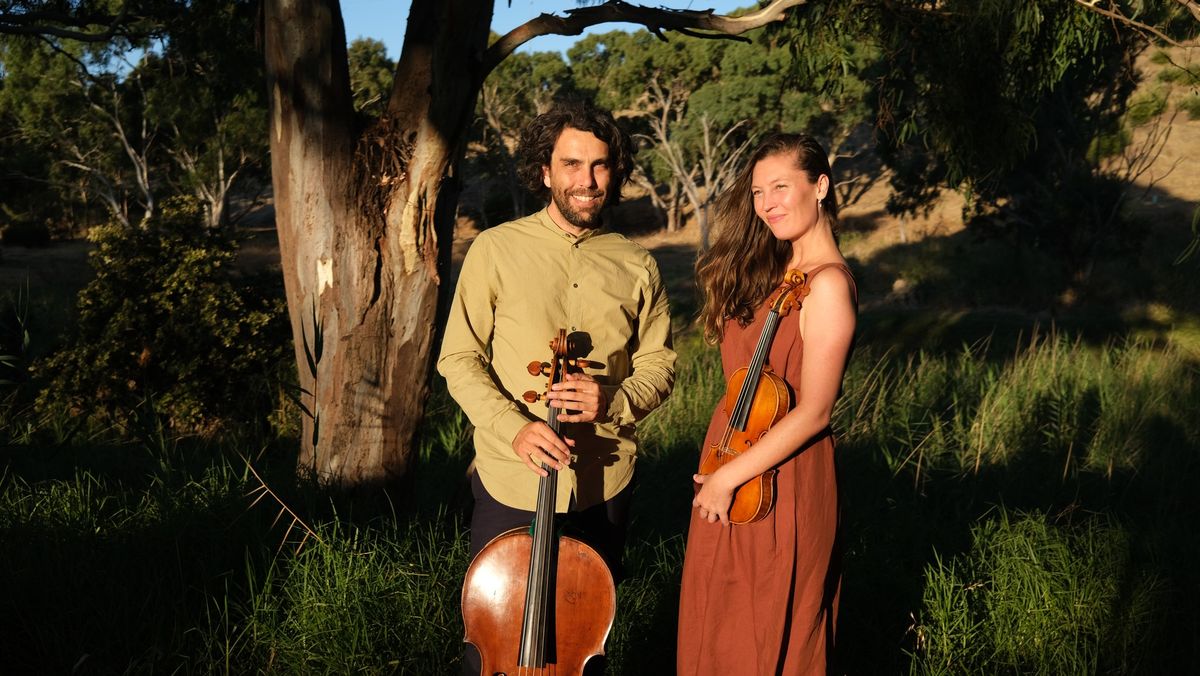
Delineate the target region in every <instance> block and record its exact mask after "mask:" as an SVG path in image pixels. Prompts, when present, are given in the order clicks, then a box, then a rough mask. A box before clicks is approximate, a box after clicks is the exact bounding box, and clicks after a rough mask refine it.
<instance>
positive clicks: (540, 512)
mask: <svg viewBox="0 0 1200 676" xmlns="http://www.w3.org/2000/svg"><path fill="white" fill-rule="evenodd" d="M550 348H551V351H552V353H553V356H552V359H551V361H550V362H539V361H534V362H531V363H530V364H529V373H530V375H535V376H536V375H547V376H549V384H550V385H553V384H554V383H557V382H561V381H562V380H563V376H564V375H565V374H566V373H567V372H568V369H570V370H571V371H572V372H574V371H577V370H580V369H583V368H590V367H599V366H600V365H601V364H600V363H599V362H592V361H588V360H586V359H578V358H570V357H568V355H569V354H570V353H572V352H574V351H575V350H574V343H573V341H569V340H568V338H567V332H566V331H565V330H563V329H559V331H558V334H557V335H556V336H555V338H554V340H552V341H551V342H550ZM547 389H549V388H547ZM523 398H524V399H525V401H527V402H529V403H534V402H535V401H538V400H540V399H544V398H545V394H538V393H536V392H533V391H530V392H526V393H525V394H524V396H523ZM548 405H549V404H548ZM558 414H559V409H558V408H557V407H555V406H549V416H548V420H547V424H549V425H550V428H551V429H552V430H554V433H555V434H559V435H561V434H562V430H561V427H562V424H561V423H560V422H559V421H558ZM542 469H544V470H546V476H544V477H542V478H541V480H540V482H539V483H538V495H537V508H536V510H535V512H534V518H533V525H532V526H531V527H530V528H514V529H513V530H510V531H508V532H506V533H501V534H500V535H498V536H496V537H495V538H494V539H492V541H491V542H489V543H487V545H485V546H484V547H483V549H481V550H480V552H479V554H478V555H477V556H476V557H475V560H474V561H472V562H471V565H470V566H469V567H468V568H467V574H466V578H465V579H464V580H463V590H462V614H463V625H464V628H465V637H464V640H465V641H466V642H468V643H471V644H472V645H474V646H475V648H476V649H477V650H478V651H479V655H480V658H481V660H482V664H483V670H482V675H483V676H534V675H546V676H549V675H552V674H553V675H561V676H576V675H578V674H582V673H583V668H584V665H585V664H587V661H588V660H589V659H591V658H592V657H594V656H596V655H602V654H604V641H605V639H607V638H608V632H609V630H610V629H612V623H613V618H614V617H615V616H616V609H617V592H616V586H615V585H614V584H613V577H612V573H611V572H610V571H609V569H608V564H606V563H605V561H604V559H603V557H601V556H600V554H599V553H597V552H596V550H595V549H593V548H592V547H591V546H590V545H588V544H586V543H584V542H582V541H580V540H577V539H575V538H573V537H569V536H566V535H562V536H559V535H557V534H556V533H555V529H554V503H555V496H556V495H557V488H558V470H556V469H555V468H554V467H551V466H549V465H546V464H545V463H543V464H542ZM518 620H520V621H519V622H518Z"/></svg>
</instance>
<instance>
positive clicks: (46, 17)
mask: <svg viewBox="0 0 1200 676" xmlns="http://www.w3.org/2000/svg"><path fill="white" fill-rule="evenodd" d="M131 18H132V17H131V16H130V15H129V3H128V2H124V3H121V9H120V10H119V11H118V12H117V13H116V14H92V13H89V14H77V15H72V14H70V13H68V12H52V11H40V12H20V13H16V12H11V11H8V12H0V35H39V36H53V37H56V38H65V39H69V40H78V41H80V42H108V41H109V40H111V39H113V38H114V37H116V36H118V35H124V34H125V33H126V31H125V29H126V27H127V22H128V21H129V20H130V19H131ZM91 29H100V30H98V31H97V30H91Z"/></svg>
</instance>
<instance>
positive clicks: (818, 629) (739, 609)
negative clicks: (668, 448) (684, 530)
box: [676, 265, 853, 676]
mask: <svg viewBox="0 0 1200 676" xmlns="http://www.w3.org/2000/svg"><path fill="white" fill-rule="evenodd" d="M826 267H835V268H837V269H841V270H843V271H844V272H845V274H846V275H847V276H849V275H850V271H849V270H848V269H846V268H845V267H844V266H841V265H836V266H820V267H818V268H815V269H813V270H812V271H810V273H809V279H810V280H811V279H812V276H813V275H815V274H816V273H817V272H820V271H822V270H823V269H825V268H826ZM826 274H836V273H831V272H827V273H826ZM851 286H852V287H853V278H851ZM769 309H770V308H769V307H768V306H767V305H766V304H764V305H763V306H762V307H760V308H759V310H758V312H756V313H755V317H754V321H753V322H752V323H751V324H750V325H748V326H746V327H744V328H743V327H741V326H739V325H738V323H737V322H735V321H731V322H728V323H726V325H725V336H724V339H723V340H722V341H721V362H722V365H723V367H724V371H725V379H726V381H728V379H729V376H730V375H731V374H732V373H733V372H734V371H736V370H737V369H739V368H741V367H743V366H745V365H746V364H748V363H749V361H750V358H751V356H752V355H753V353H754V348H755V345H756V344H757V343H758V339H759V335H760V334H761V333H762V328H763V323H764V321H765V320H766V317H767V312H768V310H769ZM799 329H800V322H799V321H797V318H796V313H795V312H793V313H792V314H789V315H788V316H787V317H784V318H783V320H782V321H781V322H780V324H779V329H778V332H777V333H776V334H775V340H774V342H773V343H772V345H771V353H770V361H769V362H768V363H770V364H771V367H772V368H773V369H774V370H775V373H777V374H778V375H780V376H782V377H783V379H784V380H785V381H786V382H787V383H788V385H789V386H790V388H791V390H792V399H793V401H795V393H796V390H797V388H798V387H799V385H800V358H801V355H803V353H804V344H803V341H802V340H801V338H800V330H799ZM728 422H729V418H728V416H727V415H726V414H725V411H724V410H723V407H722V405H721V403H720V402H718V404H717V410H716V411H715V412H714V413H713V417H712V421H711V422H710V423H709V426H708V434H707V435H706V436H705V439H704V445H703V446H702V447H701V452H702V453H703V452H704V451H705V450H707V449H708V447H709V446H710V445H711V444H713V443H715V442H716V441H718V440H719V439H720V438H721V435H722V434H723V433H724V431H725V427H726V425H727V424H728ZM749 452H753V449H751V451H749ZM778 469H779V474H778V476H777V489H776V500H775V507H774V509H772V510H771V512H770V513H769V514H768V515H767V516H766V517H765V518H763V519H762V520H761V521H757V522H755V523H750V524H744V525H735V526H722V525H721V524H720V522H718V523H708V522H707V521H704V520H702V519H700V517H699V512H698V511H697V510H696V509H695V508H693V509H692V518H691V523H690V525H689V526H688V539H687V550H686V554H685V555H684V562H683V584H682V589H681V590H680V599H679V638H678V644H677V653H676V664H677V669H678V674H679V675H680V676H700V675H701V674H706V675H707V674H711V675H713V676H739V675H744V676H770V675H771V674H787V675H789V676H790V675H793V674H805V675H807V674H824V673H826V670H827V661H828V660H829V659H830V658H831V657H832V647H833V639H834V627H835V625H836V622H837V604H838V590H839V586H840V583H841V561H840V554H839V552H838V551H837V548H836V540H837V531H838V492H837V477H836V472H835V469H834V444H833V436H832V434H831V433H830V432H829V431H828V430H826V431H825V432H824V433H822V434H820V435H818V436H817V437H816V438H815V439H814V440H813V441H811V442H810V443H809V444H808V445H807V446H805V447H804V448H801V449H799V452H797V453H796V454H795V455H793V456H791V457H790V458H788V459H787V460H785V461H784V462H783V463H782V464H781V465H779V467H778Z"/></svg>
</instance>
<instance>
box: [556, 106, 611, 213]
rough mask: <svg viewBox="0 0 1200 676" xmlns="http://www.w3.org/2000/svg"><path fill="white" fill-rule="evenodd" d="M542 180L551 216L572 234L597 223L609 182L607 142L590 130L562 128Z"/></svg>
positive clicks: (606, 197)
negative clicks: (546, 192) (548, 197)
mask: <svg viewBox="0 0 1200 676" xmlns="http://www.w3.org/2000/svg"><path fill="white" fill-rule="evenodd" d="M542 181H543V182H544V183H545V185H546V187H547V188H549V189H550V196H551V200H550V217H551V218H553V219H554V221H555V222H556V223H557V224H558V225H559V226H560V227H564V229H566V230H568V231H572V232H575V234H578V232H579V231H583V230H588V229H591V228H595V227H598V226H599V225H600V212H601V211H602V210H603V209H604V205H605V203H607V202H608V191H609V188H610V184H611V182H612V176H611V174H610V172H609V167H608V144H606V143H604V141H601V140H600V139H598V138H596V136H595V135H594V134H592V133H591V132H586V131H580V130H578V129H572V128H571V127H565V128H563V130H562V133H561V134H559V135H558V140H557V141H555V143H554V150H553V151H552V152H551V153H550V164H549V165H548V166H543V167H542ZM568 226H569V227H568Z"/></svg>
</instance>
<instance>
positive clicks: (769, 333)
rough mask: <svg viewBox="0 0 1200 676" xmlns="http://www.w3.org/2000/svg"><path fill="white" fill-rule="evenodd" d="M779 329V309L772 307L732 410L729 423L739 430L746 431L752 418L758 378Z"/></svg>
mask: <svg viewBox="0 0 1200 676" xmlns="http://www.w3.org/2000/svg"><path fill="white" fill-rule="evenodd" d="M778 329H779V311H778V310H777V309H775V308H771V311H770V312H768V313H767V320H766V321H765V322H763V330H762V333H761V334H759V336H758V345H756V346H755V348H754V356H753V357H752V358H751V359H750V365H749V366H747V367H746V379H745V380H743V381H742V389H741V390H739V391H738V398H737V402H736V403H735V404H734V405H733V410H732V411H731V412H730V416H729V424H730V426H731V427H733V429H735V430H738V431H739V432H744V431H746V422H747V421H748V420H749V418H750V404H751V403H752V402H753V400H754V392H755V390H756V389H758V379H759V376H761V375H762V372H763V367H764V366H766V364H767V357H768V356H770V354H771V343H772V342H773V341H774V340H775V332H776V331H777V330H778Z"/></svg>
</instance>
